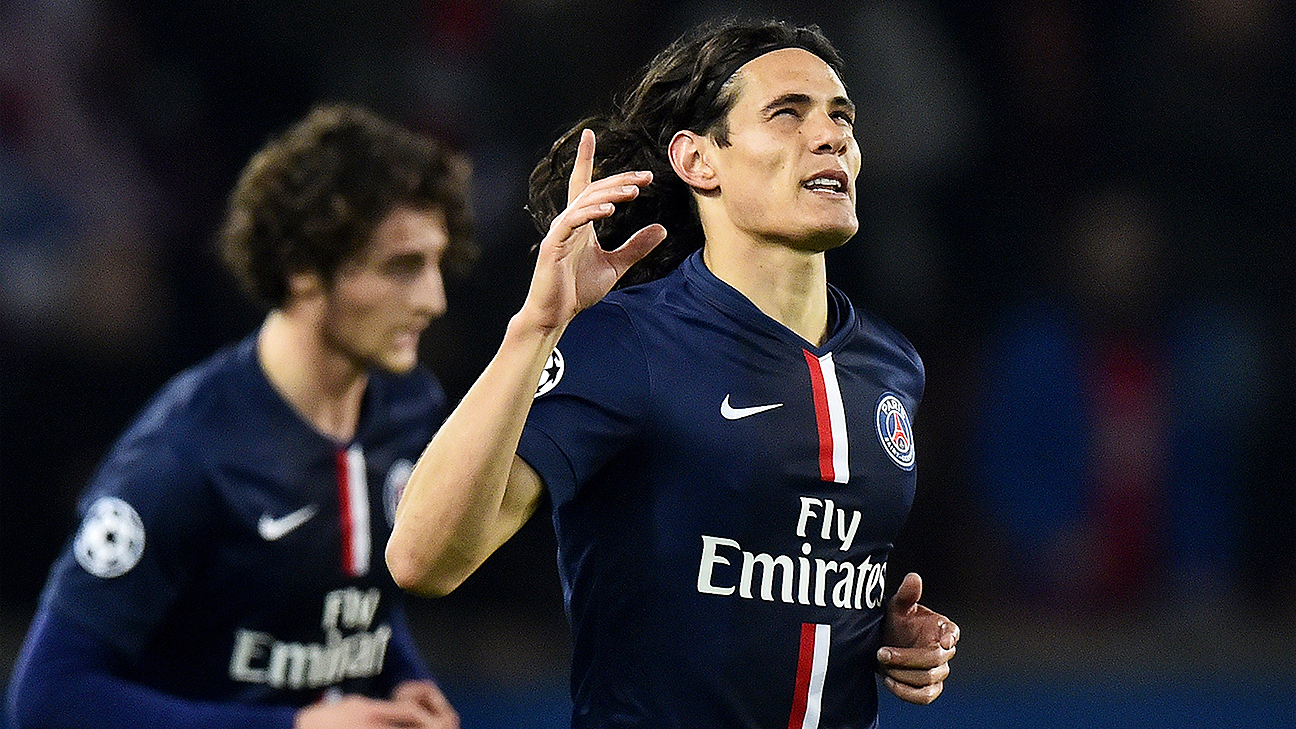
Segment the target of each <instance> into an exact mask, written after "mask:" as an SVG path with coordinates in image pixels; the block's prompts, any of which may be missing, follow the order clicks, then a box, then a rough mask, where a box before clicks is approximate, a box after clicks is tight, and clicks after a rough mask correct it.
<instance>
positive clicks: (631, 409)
mask: <svg viewBox="0 0 1296 729" xmlns="http://www.w3.org/2000/svg"><path fill="white" fill-rule="evenodd" d="M649 390H650V382H649V369H648V366H647V361H646V358H645V355H644V347H643V343H642V341H641V339H640V336H639V333H638V332H637V331H636V329H635V327H634V324H633V321H632V319H631V318H630V316H629V314H628V313H627V312H626V310H625V309H623V308H622V307H621V306H619V305H617V304H614V303H610V302H608V301H603V302H600V303H598V304H596V305H594V306H592V307H590V308H589V309H586V310H585V311H583V312H581V313H580V314H579V315H578V316H577V317H576V318H575V319H574V320H572V323H571V325H569V326H568V328H567V331H566V332H565V333H564V334H563V338H562V340H561V341H560V342H559V343H558V347H557V348H555V350H554V354H553V355H551V356H550V358H549V362H548V363H547V365H546V367H545V372H544V374H543V376H542V378H541V381H540V386H539V388H538V389H537V392H536V399H535V402H534V403H533V405H532V407H531V413H530V415H529V416H528V418H527V423H526V427H525V428H524V429H523V431H522V439H521V442H520V443H519V444H518V455H519V456H521V457H522V459H523V460H525V461H526V462H527V463H528V464H529V465H530V466H531V467H532V468H534V469H535V470H536V472H537V473H538V474H540V477H541V479H543V480H544V482H545V486H546V488H547V489H548V491H549V494H550V496H551V497H552V498H553V502H554V504H555V505H560V504H563V503H566V502H567V501H569V500H571V498H572V497H573V496H575V494H576V493H577V492H578V491H579V490H580V488H581V486H582V484H584V483H585V482H586V481H588V480H589V478H590V476H592V475H593V474H594V473H596V472H597V471H598V470H599V469H600V468H602V467H603V466H604V465H605V464H606V463H607V462H608V461H609V460H611V459H612V458H613V457H614V456H615V455H616V454H617V453H618V452H619V451H620V450H621V449H623V448H625V447H626V446H627V444H629V443H631V442H632V441H633V439H634V438H635V437H636V436H637V435H638V432H639V428H640V425H641V423H642V422H643V416H644V413H645V412H646V410H647V393H648V392H649Z"/></svg>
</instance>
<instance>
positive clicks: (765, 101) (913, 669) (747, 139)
mask: <svg viewBox="0 0 1296 729" xmlns="http://www.w3.org/2000/svg"><path fill="white" fill-rule="evenodd" d="M736 82H737V83H739V84H740V87H739V93H738V96H737V101H736V104H735V107H734V109H733V110H732V111H731V112H730V116H729V122H730V145H729V146H725V147H722V146H720V145H719V144H717V143H716V142H715V140H713V139H711V138H709V137H706V136H702V135H698V134H695V133H693V132H689V131H687V130H685V131H680V132H678V133H677V134H676V135H675V136H674V137H673V138H672V140H671V143H670V148H669V150H668V151H669V154H670V159H671V163H672V167H673V169H674V170H675V172H676V174H678V175H679V176H680V178H681V179H683V180H684V181H685V182H687V183H688V184H689V185H690V186H691V187H692V189H693V191H694V198H695V200H696V201H697V204H698V211H699V215H700V217H701V221H702V226H703V230H704V232H705V234H706V244H705V246H704V248H703V258H704V261H705V262H706V264H707V266H708V268H710V269H711V271H712V272H713V273H715V274H716V276H718V277H719V278H721V279H722V280H724V281H725V282H727V283H729V284H730V285H732V286H734V288H736V289H738V290H739V291H740V292H742V293H743V294H744V295H746V296H747V297H748V298H749V299H750V300H751V301H752V302H753V303H754V304H756V305H757V306H758V307H759V308H760V309H761V310H762V311H764V312H765V313H766V314H768V315H770V316H771V317H772V318H774V319H775V320H777V321H779V322H781V323H783V324H784V325H785V326H787V327H788V328H789V329H791V330H792V331H794V332H796V333H798V334H800V335H801V336H802V337H803V338H805V339H806V340H807V341H810V342H816V343H818V342H822V341H823V338H824V336H825V335H826V331H827V320H828V304H827V275H826V267H825V261H824V255H823V254H824V251H826V250H828V249H830V248H833V247H836V246H838V245H841V244H842V243H844V242H845V241H846V240H848V239H849V238H850V237H851V236H852V235H854V233H855V231H856V229H857V228H858V225H859V223H858V220H857V218H856V213H855V177H856V176H857V175H858V173H859V169H860V153H859V146H858V144H857V143H856V141H855V139H854V135H853V130H852V124H853V105H851V104H850V102H849V99H848V97H847V96H846V91H845V88H844V87H843V86H842V84H841V80H840V79H839V78H837V75H836V73H835V72H833V71H832V69H831V67H829V66H828V65H827V64H825V63H824V62H823V61H822V60H820V59H819V58H818V57H817V56H815V55H814V54H811V53H809V52H807V51H804V50H801V49H783V50H779V51H774V52H772V53H768V54H765V55H763V56H760V57H758V58H756V59H754V60H753V61H751V62H749V63H748V64H746V65H745V66H743V68H741V69H739V71H738V78H737V79H736ZM594 145H595V139H594V134H593V132H591V131H589V130H586V131H585V132H584V133H583V134H582V137H581V140H580V146H579V148H578V152H577V156H576V162H575V165H574V168H573V170H572V176H571V178H570V182H569V185H568V206H567V208H566V210H564V211H563V212H562V213H561V214H560V215H558V217H556V218H555V219H554V221H553V223H552V224H551V226H550V229H549V232H548V233H547V234H546V235H545V237H544V239H543V240H542V241H541V243H540V250H539V256H538V260H537V264H536V269H535V272H534V274H533V276H532V280H531V288H530V289H529V291H528V293H527V298H526V300H525V302H524V303H523V305H522V308H521V310H520V311H519V312H518V313H517V314H516V315H515V316H514V317H513V319H512V320H511V321H510V322H509V326H508V329H507V331H506V332H505V336H504V340H503V342H502V343H501V345H500V350H499V352H498V353H497V354H496V356H495V358H494V359H493V360H492V361H491V362H490V363H489V364H488V365H487V367H486V370H485V371H484V372H483V374H482V376H481V378H480V379H478V381H477V382H476V383H475V384H474V385H473V387H472V388H470V389H469V391H468V393H467V394H466V395H465V396H464V399H463V400H462V401H461V402H460V405H459V407H458V408H456V409H455V411H454V412H453V413H452V414H451V416H450V418H449V419H448V420H447V421H446V424H445V427H443V428H442V429H441V431H440V432H438V433H437V435H436V437H434V438H433V440H432V442H431V443H430V444H429V446H428V449H427V451H426V452H425V453H424V455H423V457H422V458H420V460H419V462H418V464H417V465H416V466H415V469H414V473H413V475H412V476H411V478H410V481H409V484H408V485H407V487H406V489H405V492H404V496H403V497H402V500H401V503H400V506H399V508H398V511H397V517H396V526H395V529H394V530H393V532H392V538H391V541H390V542H389V543H388V546H387V552H386V557H387V562H388V565H389V567H390V568H391V572H392V575H393V576H394V577H395V578H396V581H397V583H398V584H400V585H401V586H402V587H404V588H406V589H410V590H413V591H415V592H420V593H423V594H428V595H443V594H445V593H447V592H449V591H450V590H453V589H454V588H455V587H456V586H457V585H458V584H460V583H461V582H462V581H463V580H464V579H466V578H467V577H468V575H470V574H471V573H472V572H473V571H474V570H475V569H476V568H477V567H478V566H479V565H480V564H481V563H482V562H483V561H485V559H486V557H488V556H489V555H490V554H491V553H492V552H493V551H494V550H495V549H496V548H498V547H499V546H500V545H501V544H503V542H504V541H505V540H507V539H508V538H509V537H510V536H512V535H513V534H514V533H515V532H516V531H517V529H519V528H520V527H521V525H522V524H523V523H524V522H525V521H526V519H527V518H529V517H530V515H531V513H532V511H533V510H534V508H535V505H536V503H537V501H538V499H539V497H540V494H541V492H542V489H543V484H542V483H541V481H540V479H539V477H538V476H537V475H536V473H535V471H533V470H532V469H531V467H530V466H528V465H527V464H526V463H525V462H524V461H522V460H521V459H520V458H518V457H517V456H516V455H515V451H516V448H517V444H518V440H519V439H520V436H521V432H522V428H523V425H524V424H525V421H526V416H527V412H528V411H529V409H530V404H531V401H532V393H533V392H534V390H535V385H536V382H538V381H539V378H540V373H541V369H542V368H543V366H544V362H545V359H546V358H547V357H548V355H549V353H550V352H551V351H552V350H553V347H554V345H556V344H557V342H558V340H559V338H560V337H561V336H562V332H563V330H564V329H565V328H566V326H567V324H568V323H569V322H570V321H571V319H572V318H573V317H574V316H575V315H576V314H577V313H578V312H580V311H581V310H583V309H584V308H586V307H588V306H591V305H592V304H594V303H595V302H597V301H598V300H599V299H601V298H602V297H603V296H604V295H606V294H607V293H608V291H609V290H610V289H611V287H612V285H613V284H614V283H615V282H616V280H617V278H619V277H620V276H621V274H622V273H624V272H625V271H626V270H627V269H628V268H629V267H630V266H631V265H632V264H633V263H635V262H636V261H638V260H639V259H640V258H642V257H643V256H644V255H646V254H647V252H648V251H650V250H651V249H652V248H653V247H654V246H655V245H657V243H659V242H660V241H661V240H662V238H663V237H664V236H665V230H664V229H663V228H662V227H661V226H660V225H650V226H647V227H645V228H643V229H642V230H640V231H638V232H637V233H636V234H635V235H633V236H631V237H630V239H629V240H627V242H626V243H625V244H623V245H622V246H621V247H620V248H618V249H616V250H614V251H604V250H603V249H602V248H600V246H599V244H598V240H597V238H596V236H595V233H594V230H593V225H592V224H591V223H592V222H593V221H596V220H599V219H602V218H606V217H608V216H610V215H611V214H612V213H613V211H614V210H615V206H616V205H617V204H620V203H624V202H628V201H630V200H633V199H634V198H635V197H636V196H637V195H638V191H639V189H640V188H641V187H643V186H646V185H648V184H649V183H650V182H651V175H650V174H649V173H647V172H627V173H622V174H618V175H613V176H610V177H607V178H603V179H600V180H593V179H592V169H593V159H594ZM821 176H829V177H833V178H834V179H836V180H837V181H838V182H839V183H840V185H839V186H838V187H837V188H836V189H834V190H831V191H829V190H824V189H812V187H813V186H808V185H807V182H809V181H810V180H812V179H814V178H816V177H821ZM921 594H922V582H921V579H920V578H919V577H918V576H917V575H909V576H907V577H906V578H905V580H904V581H903V583H902V584H901V586H900V588H899V590H898V591H897V593H896V596H895V597H893V598H892V600H891V601H890V602H889V604H888V610H887V618H886V628H885V633H884V642H885V643H886V645H887V647H886V648H883V649H881V650H880V651H879V670H880V672H881V673H882V675H883V683H884V685H886V686H887V688H888V689H889V690H890V691H891V692H892V693H894V694H896V695H897V696H899V697H900V698H901V699H904V700H906V701H910V702H912V703H929V702H931V701H932V700H934V699H935V698H936V697H937V696H939V695H940V693H941V691H942V690H943V687H944V680H945V677H946V676H947V675H948V674H949V666H948V663H949V659H950V658H951V657H952V656H953V654H954V644H955V643H956V642H957V641H958V635H959V631H958V627H957V626H956V625H954V623H953V622H952V621H950V620H949V619H948V618H945V617H944V616H942V615H939V614H937V613H935V612H932V611H931V610H929V609H927V608H925V607H923V606H921V605H919V604H918V599H919V598H920V597H921Z"/></svg>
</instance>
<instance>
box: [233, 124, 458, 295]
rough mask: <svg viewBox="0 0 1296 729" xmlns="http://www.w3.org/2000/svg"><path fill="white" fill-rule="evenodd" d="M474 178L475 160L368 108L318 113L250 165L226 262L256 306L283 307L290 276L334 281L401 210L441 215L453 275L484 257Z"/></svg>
mask: <svg viewBox="0 0 1296 729" xmlns="http://www.w3.org/2000/svg"><path fill="white" fill-rule="evenodd" d="M468 176H469V164H468V161H467V159H466V158H464V157H462V156H460V155H458V154H455V153H452V152H450V151H449V150H447V149H446V148H445V147H444V146H442V145H441V144H440V143H439V142H437V141H436V140H434V139H431V138H429V137H426V136H422V135H419V134H415V133H413V132H411V131H409V130H408V129H405V128H404V127H402V126H399V125H397V124H394V123H392V122H390V121H388V120H386V119H384V118H382V117H380V116H378V115H377V114H375V113H373V112H371V111H369V110H367V109H364V108H362V107H358V106H352V105H327V106H320V107H316V108H315V109H314V110H312V111H311V112H310V114H308V115H307V116H306V117H305V118H304V119H302V120H301V121H299V122H298V123H296V124H295V125H293V126H292V127H291V128H289V129H288V130H287V131H286V132H284V133H283V134H282V135H281V136H279V137H278V138H275V139H272V140H271V141H270V142H269V143H267V144H266V145H265V146H264V147H263V148H262V149H261V150H260V151H259V152H257V153H256V155H254V156H253V157H252V159H251V160H250V161H249V162H248V164H247V166H246V167H244V169H243V172H242V174H241V175H240V177H239V180H238V183H237V184H236V185H235V186H234V189H233V191H232V192H231V193H230V197H229V203H228V208H227V211H226V215H225V220H224V222H223V224H222V225H221V228H220V231H219V234H218V239H217V243H218V246H219V248H220V254H221V258H222V259H223V261H224V263H225V265H226V267H227V268H228V269H229V270H230V272H231V273H233V274H234V276H235V278H237V279H238V280H239V282H240V283H241V284H243V287H244V288H245V289H246V290H247V291H248V293H249V294H251V295H252V297H253V298H255V299H256V300H258V301H260V302H261V303H263V304H266V305H268V306H270V307H278V306H282V305H283V304H284V303H285V301H286V299H287V297H288V276H289V275H290V274H292V273H294V272H296V271H302V270H314V271H315V272H317V273H319V274H320V276H321V277H323V279H324V280H325V281H329V282H331V281H332V280H333V275H334V274H335V273H336V271H337V268H338V266H339V265H340V264H341V263H342V262H343V261H345V260H346V259H347V258H349V257H350V256H352V255H354V254H355V253H356V252H357V251H359V250H360V248H362V247H363V246H364V245H365V244H366V243H367V242H368V240H369V237H370V236H371V235H372V234H373V232H374V230H375V229H376V228H377V227H378V225H379V224H381V223H382V221H383V220H384V219H385V218H386V217H387V215H388V214H389V213H390V212H391V211H392V210H393V209H395V208H396V207H398V206H408V207H411V208H414V209H416V210H428V209H431V208H438V207H439V208H440V209H441V210H442V211H443V212H444V213H445V217H446V226H447V228H448V231H447V232H448V233H449V238H450V243H449V246H448V248H447V249H446V255H445V258H444V261H445V264H446V267H447V268H448V269H450V270H452V271H462V270H464V269H465V268H466V267H467V266H468V265H469V264H470V263H471V262H472V261H473V260H474V259H475V258H476V255H477V248H476V245H475V244H474V242H473V222H472V215H471V211H470V209H469V201H468Z"/></svg>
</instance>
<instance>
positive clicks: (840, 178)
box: [801, 170, 849, 195]
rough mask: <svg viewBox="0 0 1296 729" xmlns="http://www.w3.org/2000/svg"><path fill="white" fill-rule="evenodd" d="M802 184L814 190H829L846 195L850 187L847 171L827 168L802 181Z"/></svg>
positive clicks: (828, 191)
mask: <svg viewBox="0 0 1296 729" xmlns="http://www.w3.org/2000/svg"><path fill="white" fill-rule="evenodd" d="M801 186H802V187H804V188H805V189H807V190H810V191H812V192H827V193H834V194H837V195H845V194H846V192H847V190H848V189H849V188H848V186H847V179H846V173H845V172H842V171H840V170H825V171H823V172H819V173H817V174H815V175H814V176H813V177H811V178H810V179H808V180H806V181H804V182H802V183H801Z"/></svg>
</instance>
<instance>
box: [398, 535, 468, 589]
mask: <svg viewBox="0 0 1296 729" xmlns="http://www.w3.org/2000/svg"><path fill="white" fill-rule="evenodd" d="M385 558H386V560H387V571H388V572H390V573H391V576H392V580H394V581H395V582H396V586H397V587H399V588H401V589H402V590H405V591H406V592H410V593H413V594H415V595H420V596H422V597H444V596H445V595H448V594H450V593H451V592H453V591H454V589H455V588H456V587H458V586H459V585H460V584H461V583H463V581H464V578H465V577H466V576H467V575H464V576H461V577H457V578H456V577H455V576H454V575H451V574H450V573H449V572H448V571H447V570H444V569H439V568H438V567H437V566H436V565H434V564H431V563H429V562H427V561H426V560H424V559H421V558H420V557H419V556H418V555H417V554H415V552H414V550H412V549H408V548H403V547H402V546H400V545H399V544H398V543H397V542H396V540H394V539H393V540H390V541H388V542H387V551H386V553H385Z"/></svg>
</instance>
